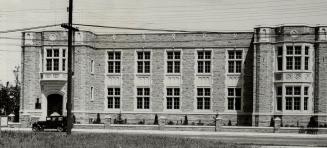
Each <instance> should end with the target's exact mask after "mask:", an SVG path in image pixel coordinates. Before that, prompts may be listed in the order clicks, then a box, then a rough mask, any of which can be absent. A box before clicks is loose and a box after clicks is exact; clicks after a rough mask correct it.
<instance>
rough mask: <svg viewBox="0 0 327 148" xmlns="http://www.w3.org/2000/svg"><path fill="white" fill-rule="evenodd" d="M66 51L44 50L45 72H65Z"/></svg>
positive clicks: (59, 49) (56, 49)
mask: <svg viewBox="0 0 327 148" xmlns="http://www.w3.org/2000/svg"><path fill="white" fill-rule="evenodd" d="M66 62H67V60H66V49H65V48H45V70H46V71H66V65H67V63H66Z"/></svg>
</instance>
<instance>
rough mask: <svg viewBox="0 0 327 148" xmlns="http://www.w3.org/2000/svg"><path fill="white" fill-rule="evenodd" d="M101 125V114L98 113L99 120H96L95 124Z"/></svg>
mask: <svg viewBox="0 0 327 148" xmlns="http://www.w3.org/2000/svg"><path fill="white" fill-rule="evenodd" d="M100 123H101V119H100V114H99V113H97V118H96V119H95V121H94V122H93V124H100Z"/></svg>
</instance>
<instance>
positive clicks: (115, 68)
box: [108, 51, 121, 73]
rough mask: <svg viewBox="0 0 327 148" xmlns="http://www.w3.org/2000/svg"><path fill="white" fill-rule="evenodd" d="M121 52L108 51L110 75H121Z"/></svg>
mask: <svg viewBox="0 0 327 148" xmlns="http://www.w3.org/2000/svg"><path fill="white" fill-rule="evenodd" d="M120 60H121V52H120V51H108V73H120Z"/></svg>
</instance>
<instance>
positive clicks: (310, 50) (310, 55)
mask: <svg viewBox="0 0 327 148" xmlns="http://www.w3.org/2000/svg"><path fill="white" fill-rule="evenodd" d="M289 46H292V48H293V54H291V55H288V54H287V47H289ZM296 46H298V47H301V54H295V47H296ZM279 47H282V55H278V48H279ZM307 47H308V54H306V48H307ZM275 55H276V56H275V60H276V62H275V63H276V64H275V67H276V68H275V71H277V72H312V67H313V66H312V64H313V58H314V57H313V45H312V44H307V43H301V44H300V43H296V44H279V45H276V49H275ZM278 57H282V70H278ZM287 57H292V69H287ZM294 57H300V58H301V65H300V67H301V68H300V69H295V58H294ZM306 58H308V63H307V64H308V69H305V68H306V67H305V65H306Z"/></svg>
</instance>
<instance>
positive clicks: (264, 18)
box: [0, 0, 327, 83]
mask: <svg viewBox="0 0 327 148" xmlns="http://www.w3.org/2000/svg"><path fill="white" fill-rule="evenodd" d="M67 6H68V0H28V1H27V0H0V31H6V30H11V29H19V28H26V27H34V26H43V25H52V24H61V23H66V22H67V20H68V19H67V16H68V13H67ZM326 8H327V1H326V0H74V15H73V22H74V23H79V24H92V25H104V26H120V27H142V28H151V29H175V30H190V31H253V28H254V27H256V26H258V25H261V26H265V25H268V26H272V25H280V24H307V25H312V26H315V25H317V24H327V19H326V18H327V11H326V10H327V9H326ZM58 29H61V28H60V27H52V28H46V29H40V30H38V31H41V30H58ZM80 29H81V30H89V31H93V32H95V33H135V32H138V33H139V32H144V31H132V30H116V29H97V28H88V27H80ZM8 37H9V38H10V39H8ZM20 38H21V32H15V33H0V81H1V82H0V83H5V82H7V81H10V82H13V81H14V74H13V69H14V67H15V66H17V65H20V64H21V53H20V51H21V47H20V46H21V40H20Z"/></svg>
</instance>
